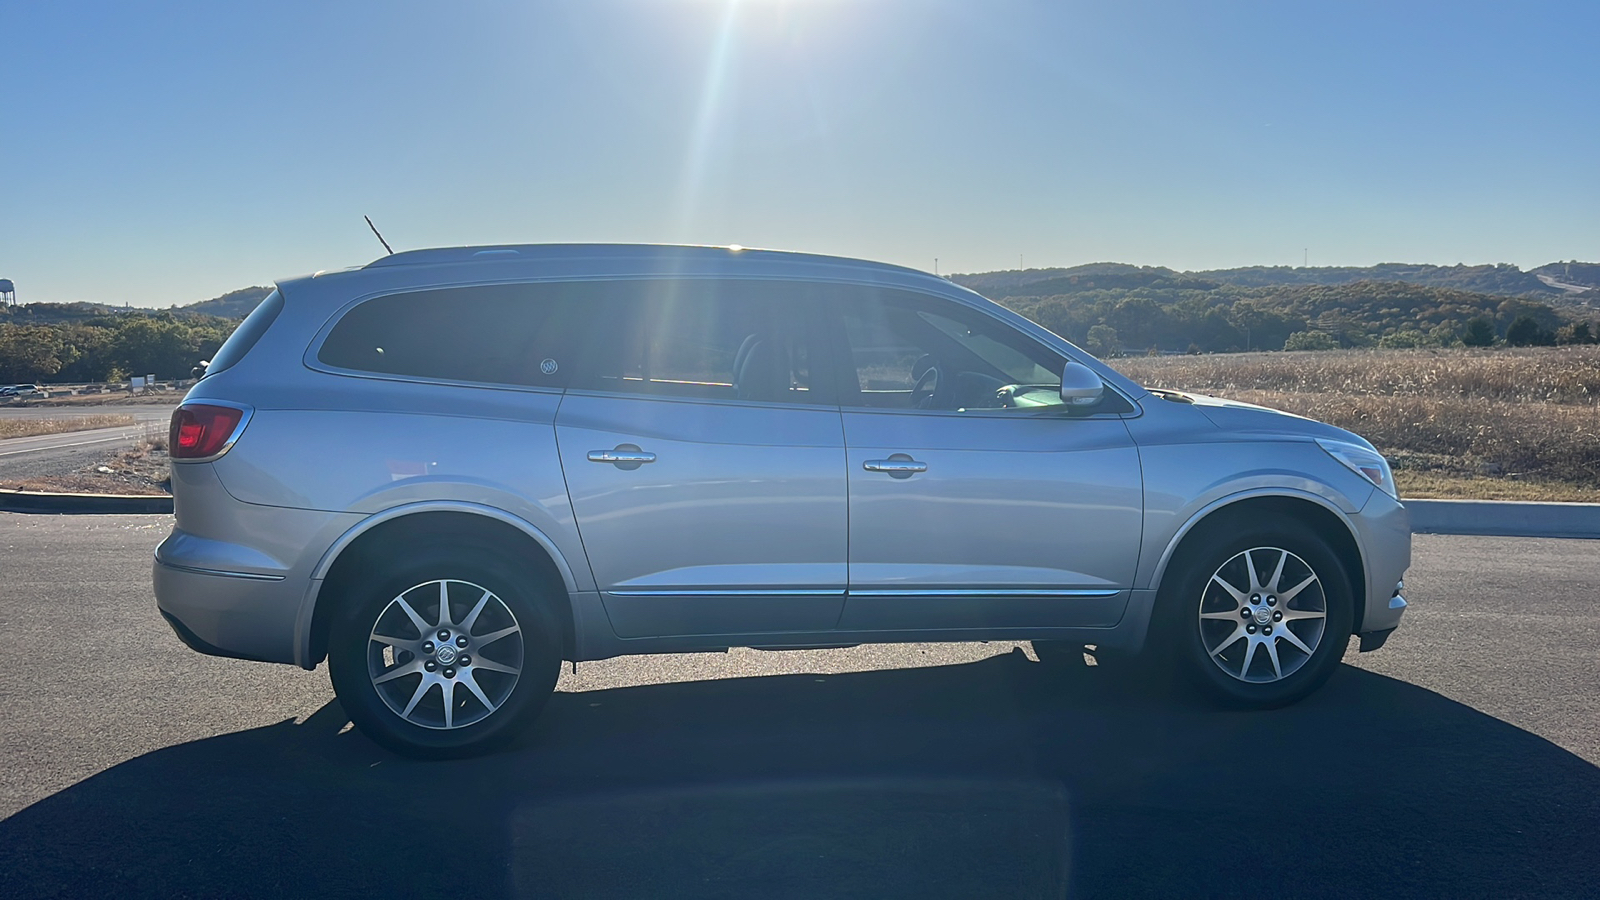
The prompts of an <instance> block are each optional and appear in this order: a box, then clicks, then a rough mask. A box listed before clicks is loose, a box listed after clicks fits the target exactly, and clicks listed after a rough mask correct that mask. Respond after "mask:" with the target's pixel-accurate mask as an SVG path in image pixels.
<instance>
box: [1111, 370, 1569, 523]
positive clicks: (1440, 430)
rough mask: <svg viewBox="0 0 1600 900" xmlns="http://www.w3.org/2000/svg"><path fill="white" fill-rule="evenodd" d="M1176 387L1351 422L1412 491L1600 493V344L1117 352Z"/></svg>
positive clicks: (1507, 496)
mask: <svg viewBox="0 0 1600 900" xmlns="http://www.w3.org/2000/svg"><path fill="white" fill-rule="evenodd" d="M1112 364H1113V365H1115V366H1116V367H1117V369H1118V370H1120V371H1122V372H1123V373H1125V374H1127V375H1128V377H1130V378H1132V379H1134V380H1135V381H1138V382H1139V383H1141V384H1144V385H1148V386H1150V387H1165V388H1177V389H1180V390H1188V391H1194V392H1196V393H1201V394H1211V395H1214V396H1218V397H1226V398H1228V399H1232V400H1242V401H1245V402H1247V403H1257V404H1260V405H1262V406H1270V407H1273V408H1275V409H1282V410H1285V411H1287V412H1293V413H1298V414H1300V415H1303V416H1310V417H1311V418H1314V419H1321V420H1322V421H1324V422H1329V423H1331V424H1334V425H1338V426H1339V427H1341V428H1348V429H1349V430H1351V431H1354V432H1356V433H1357V434H1360V435H1361V436H1363V437H1365V438H1366V439H1367V440H1369V441H1371V442H1372V443H1373V444H1374V445H1375V446H1377V448H1378V449H1379V450H1381V451H1383V452H1384V454H1385V455H1386V456H1388V457H1389V461H1390V462H1391V463H1392V464H1393V466H1394V469H1395V480H1396V482H1398V483H1399V485H1400V490H1401V495H1402V496H1410V497H1454V498H1475V499H1495V500H1567V501H1584V502H1600V346H1576V347H1541V348H1526V349H1498V350H1334V351H1327V352H1318V353H1313V352H1300V353H1237V354H1215V355H1208V356H1168V357H1137V358H1127V359H1118V360H1112Z"/></svg>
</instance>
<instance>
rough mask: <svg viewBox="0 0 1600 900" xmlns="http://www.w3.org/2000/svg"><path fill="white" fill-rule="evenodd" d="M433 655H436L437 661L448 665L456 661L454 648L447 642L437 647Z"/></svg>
mask: <svg viewBox="0 0 1600 900" xmlns="http://www.w3.org/2000/svg"><path fill="white" fill-rule="evenodd" d="M434 655H435V656H436V657H438V659H439V662H442V663H444V664H445V665H447V666H448V665H450V664H451V663H453V662H455V661H456V648H454V647H452V646H450V645H449V644H444V645H442V646H441V647H440V648H439V652H438V653H436V654H434Z"/></svg>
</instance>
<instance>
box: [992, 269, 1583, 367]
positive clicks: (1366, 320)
mask: <svg viewBox="0 0 1600 900" xmlns="http://www.w3.org/2000/svg"><path fill="white" fill-rule="evenodd" d="M1097 281H1099V279H1097ZM1051 286H1052V287H1059V285H1058V284H1055V283H1052V284H1051ZM1000 302H1002V303H1004V304H1005V305H1007V306H1009V307H1011V308H1012V309H1014V310H1016V311H1017V312H1019V313H1022V314H1023V315H1025V316H1028V317H1029V318H1031V319H1033V320H1034V321H1036V322H1038V323H1040V324H1041V325H1044V326H1045V327H1046V328H1049V329H1050V330H1052V331H1054V332H1056V333H1057V334H1060V335H1062V336H1063V337H1065V338H1067V339H1068V340H1071V341H1073V342H1074V343H1077V344H1079V345H1081V346H1084V347H1086V348H1088V349H1089V350H1091V351H1093V352H1095V353H1101V354H1105V353H1115V352H1119V351H1145V350H1151V349H1154V350H1161V351H1179V352H1185V351H1187V352H1207V353H1216V352H1230V351H1240V350H1282V349H1290V350H1299V349H1306V350H1310V349H1331V348H1335V347H1426V346H1435V347H1440V346H1443V347H1449V346H1461V345H1468V346H1471V345H1479V346H1482V345H1485V344H1486V343H1487V344H1493V343H1498V342H1501V341H1505V342H1507V343H1512V344H1554V343H1590V342H1592V341H1593V340H1594V337H1593V333H1594V331H1595V329H1594V328H1593V327H1592V326H1591V325H1590V324H1589V323H1588V322H1587V321H1584V320H1583V319H1582V318H1581V315H1580V314H1577V313H1574V312H1570V311H1568V312H1565V313H1563V312H1558V311H1557V310H1556V309H1555V308H1553V307H1551V306H1550V305H1548V304H1545V303H1542V302H1539V301H1537V300H1530V299H1527V298H1523V297H1506V296H1497V295H1490V294H1480V293H1475V292H1468V291H1458V290H1452V289H1449V288H1439V287H1429V286H1425V285H1417V284H1407V283H1400V282H1370V281H1364V282H1356V283H1352V284H1339V285H1276V286H1271V287H1249V286H1239V285H1228V284H1216V283H1211V284H1205V285H1195V284H1193V283H1189V284H1182V283H1174V282H1167V281H1155V282H1153V283H1151V284H1149V285H1146V286H1142V287H1132V288H1126V287H1111V288H1106V287H1098V286H1096V287H1085V288H1083V289H1080V290H1075V291H1072V292H1070V293H1059V294H1054V295H1050V296H1033V297H1015V296H1013V297H1005V298H1003V299H1001V301H1000Z"/></svg>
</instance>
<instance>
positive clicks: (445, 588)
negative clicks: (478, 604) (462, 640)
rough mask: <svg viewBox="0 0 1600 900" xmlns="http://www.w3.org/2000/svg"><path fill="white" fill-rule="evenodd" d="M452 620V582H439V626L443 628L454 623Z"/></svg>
mask: <svg viewBox="0 0 1600 900" xmlns="http://www.w3.org/2000/svg"><path fill="white" fill-rule="evenodd" d="M454 624H455V623H454V622H452V621H450V582H448V581H442V580H441V581H440V582H439V626H440V627H441V628H444V627H448V626H450V625H454Z"/></svg>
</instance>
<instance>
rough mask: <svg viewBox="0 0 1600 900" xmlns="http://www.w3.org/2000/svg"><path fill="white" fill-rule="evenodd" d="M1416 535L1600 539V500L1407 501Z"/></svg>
mask: <svg viewBox="0 0 1600 900" xmlns="http://www.w3.org/2000/svg"><path fill="white" fill-rule="evenodd" d="M1405 504H1406V509H1407V510H1408V511H1409V512H1410V513H1411V531H1412V532H1413V533H1415V534H1483V535H1499V536H1501V537H1549V538H1600V503H1523V502H1520V501H1515V500H1406V501H1405Z"/></svg>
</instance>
